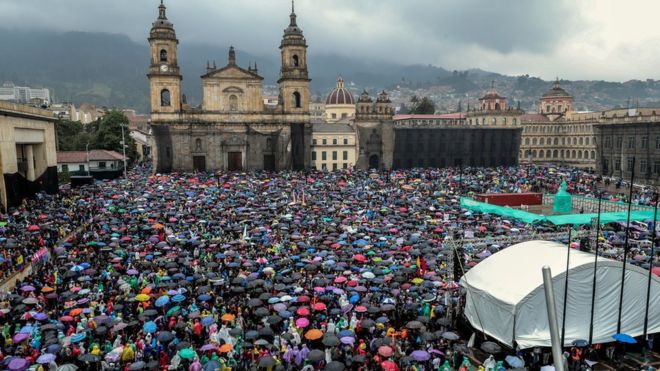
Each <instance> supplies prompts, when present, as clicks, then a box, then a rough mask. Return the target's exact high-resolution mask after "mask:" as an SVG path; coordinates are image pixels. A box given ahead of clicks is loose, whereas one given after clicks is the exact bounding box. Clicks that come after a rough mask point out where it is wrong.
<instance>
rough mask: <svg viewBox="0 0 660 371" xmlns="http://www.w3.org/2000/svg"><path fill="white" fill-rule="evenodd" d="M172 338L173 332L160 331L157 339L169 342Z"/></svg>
mask: <svg viewBox="0 0 660 371" xmlns="http://www.w3.org/2000/svg"><path fill="white" fill-rule="evenodd" d="M172 340H174V334H172V333H171V332H169V331H161V332H160V333H159V334H158V341H160V342H161V343H169V342H170V341H172Z"/></svg>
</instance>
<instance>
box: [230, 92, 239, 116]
mask: <svg viewBox="0 0 660 371" xmlns="http://www.w3.org/2000/svg"><path fill="white" fill-rule="evenodd" d="M229 110H230V111H232V112H235V111H238V97H237V96H235V95H233V94H232V95H230V96H229Z"/></svg>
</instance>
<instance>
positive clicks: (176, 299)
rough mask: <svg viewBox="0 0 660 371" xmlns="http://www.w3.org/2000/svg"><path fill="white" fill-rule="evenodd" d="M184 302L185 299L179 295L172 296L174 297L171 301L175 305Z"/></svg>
mask: <svg viewBox="0 0 660 371" xmlns="http://www.w3.org/2000/svg"><path fill="white" fill-rule="evenodd" d="M184 300H186V297H185V296H183V295H181V294H177V295H174V297H172V301H173V302H175V303H180V302H182V301H184Z"/></svg>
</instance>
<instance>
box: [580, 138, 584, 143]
mask: <svg viewBox="0 0 660 371" xmlns="http://www.w3.org/2000/svg"><path fill="white" fill-rule="evenodd" d="M583 143H584V141H583V139H582V137H580V145H582V144H583Z"/></svg>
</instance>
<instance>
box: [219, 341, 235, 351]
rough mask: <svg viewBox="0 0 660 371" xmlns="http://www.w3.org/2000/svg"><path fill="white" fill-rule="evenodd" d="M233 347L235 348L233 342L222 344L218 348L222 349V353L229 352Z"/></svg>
mask: <svg viewBox="0 0 660 371" xmlns="http://www.w3.org/2000/svg"><path fill="white" fill-rule="evenodd" d="M232 349H234V347H233V346H232V345H231V344H229V343H226V344H222V345H221V346H220V348H219V349H218V350H219V351H220V353H229V352H231V351H232Z"/></svg>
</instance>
